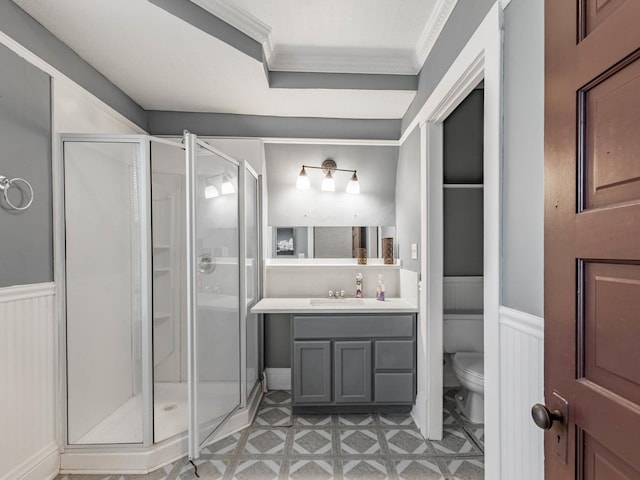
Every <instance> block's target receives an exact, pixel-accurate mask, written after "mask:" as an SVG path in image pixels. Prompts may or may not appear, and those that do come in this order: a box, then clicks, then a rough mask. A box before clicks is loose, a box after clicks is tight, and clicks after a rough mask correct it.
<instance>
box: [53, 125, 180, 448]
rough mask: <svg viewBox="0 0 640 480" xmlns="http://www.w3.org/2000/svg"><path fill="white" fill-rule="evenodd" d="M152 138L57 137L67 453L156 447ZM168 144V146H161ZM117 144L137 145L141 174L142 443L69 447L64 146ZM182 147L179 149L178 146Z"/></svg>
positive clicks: (56, 221) (64, 442)
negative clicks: (154, 421)
mask: <svg viewBox="0 0 640 480" xmlns="http://www.w3.org/2000/svg"><path fill="white" fill-rule="evenodd" d="M152 138H153V137H150V136H149V135H136V134H93V133H86V134H84V133H78V134H66V133H63V134H59V135H58V141H59V144H58V156H57V159H54V165H53V184H54V185H53V186H54V188H53V191H54V225H55V227H54V228H55V232H54V236H55V240H56V246H55V249H56V250H57V252H56V253H57V265H56V267H57V268H56V272H57V273H56V285H57V295H56V297H57V308H58V318H59V319H60V323H59V328H60V329H59V348H60V378H61V385H60V387H59V398H60V405H61V406H62V407H63V408H61V412H60V415H61V424H62V427H61V429H60V432H59V433H58V436H59V438H60V440H61V444H62V445H63V448H64V450H68V451H77V450H90V451H92V452H96V453H99V452H110V451H113V450H114V449H117V450H123V449H127V450H136V449H140V448H145V447H150V446H151V445H153V391H152V389H153V372H152V370H151V368H152V363H153V360H152V349H153V345H152V335H151V327H152V321H150V320H149V318H151V316H152V315H153V298H152V278H153V273H152V271H151V268H152V250H151V247H152V239H151V183H150V179H151V165H150V141H151V139H152ZM162 141H163V142H166V141H165V140H162ZM67 142H72V143H74V142H75V143H113V144H118V143H119V144H123V143H127V144H137V148H136V151H137V155H138V158H137V159H136V162H135V164H136V166H135V169H136V172H137V173H138V178H137V187H138V189H139V192H140V197H139V199H138V200H139V202H140V206H139V213H140V225H139V228H138V229H137V233H138V234H139V235H140V299H141V301H140V316H141V324H140V342H141V345H140V346H141V355H142V358H141V369H142V372H141V387H142V388H141V395H142V406H143V407H142V442H138V443H93V444H89V443H87V444H78V443H75V444H70V443H69V413H68V401H69V400H68V386H67V382H68V378H67V368H68V362H67V328H66V327H67V308H66V305H67V302H66V299H67V273H66V264H67V261H66V215H65V212H66V210H65V181H64V178H65V176H64V168H65V162H64V146H65V143H67ZM176 145H179V146H180V147H181V145H180V144H176Z"/></svg>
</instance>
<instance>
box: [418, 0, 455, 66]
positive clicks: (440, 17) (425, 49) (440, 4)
mask: <svg viewBox="0 0 640 480" xmlns="http://www.w3.org/2000/svg"><path fill="white" fill-rule="evenodd" d="M457 3H458V0H437V2H436V5H435V7H434V8H433V13H432V14H431V15H430V16H429V21H428V22H427V24H426V25H425V27H424V30H423V31H422V34H421V35H420V39H419V40H418V45H417V46H416V50H415V57H414V59H413V60H414V63H413V68H414V73H418V72H419V71H420V69H421V68H422V65H424V62H425V60H426V59H427V57H428V56H429V53H431V50H432V49H433V46H434V45H435V44H436V40H437V39H438V37H439V36H440V33H442V29H443V28H444V26H445V24H446V23H447V20H449V16H450V15H451V12H453V9H454V8H455V6H456V4H457Z"/></svg>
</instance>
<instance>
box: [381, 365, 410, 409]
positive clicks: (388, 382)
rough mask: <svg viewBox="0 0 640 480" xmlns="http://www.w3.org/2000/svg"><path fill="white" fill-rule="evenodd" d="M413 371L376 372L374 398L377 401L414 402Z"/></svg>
mask: <svg viewBox="0 0 640 480" xmlns="http://www.w3.org/2000/svg"><path fill="white" fill-rule="evenodd" d="M413 378H414V377H413V372H408V373H376V374H375V377H374V383H375V387H374V388H375V390H374V392H375V393H374V400H375V402H376V403H413V399H414V390H415V388H414V380H413Z"/></svg>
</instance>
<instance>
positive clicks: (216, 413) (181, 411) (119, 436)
mask: <svg viewBox="0 0 640 480" xmlns="http://www.w3.org/2000/svg"><path fill="white" fill-rule="evenodd" d="M187 395H188V393H187V384H186V382H156V383H155V384H154V398H153V418H154V421H153V428H154V439H153V441H154V443H157V442H161V441H162V440H165V439H167V438H169V437H172V436H173V435H176V434H178V433H182V432H184V431H186V430H187V425H188V417H189V408H188V396H187ZM198 396H199V399H198V400H199V402H198V408H199V417H200V419H201V422H202V423H205V422H207V423H208V422H210V421H211V420H214V419H218V418H219V417H220V418H219V419H220V420H222V417H224V416H225V415H227V414H228V413H229V412H230V411H231V410H233V408H234V407H235V406H236V405H238V404H239V403H240V384H239V383H238V382H208V383H200V384H199V394H198ZM142 418H143V414H142V396H141V395H140V394H138V395H136V396H135V397H132V398H130V399H129V400H128V401H127V402H125V403H124V404H123V405H122V406H121V407H120V408H118V409H117V410H116V411H114V412H113V413H112V414H111V415H109V416H108V417H106V418H105V419H104V420H103V421H102V422H100V423H99V424H98V425H96V426H95V427H94V428H93V429H91V430H90V431H89V432H87V433H86V434H85V435H84V436H83V437H81V438H80V439H79V440H78V441H76V442H74V445H78V444H80V445H96V444H97V445H99V444H114V443H142V440H143V437H142Z"/></svg>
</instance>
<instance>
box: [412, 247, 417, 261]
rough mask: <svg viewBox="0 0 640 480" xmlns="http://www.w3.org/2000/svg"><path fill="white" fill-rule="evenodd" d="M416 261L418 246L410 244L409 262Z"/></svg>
mask: <svg viewBox="0 0 640 480" xmlns="http://www.w3.org/2000/svg"><path fill="white" fill-rule="evenodd" d="M417 259H418V244H417V243H412V244H411V260H417Z"/></svg>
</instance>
